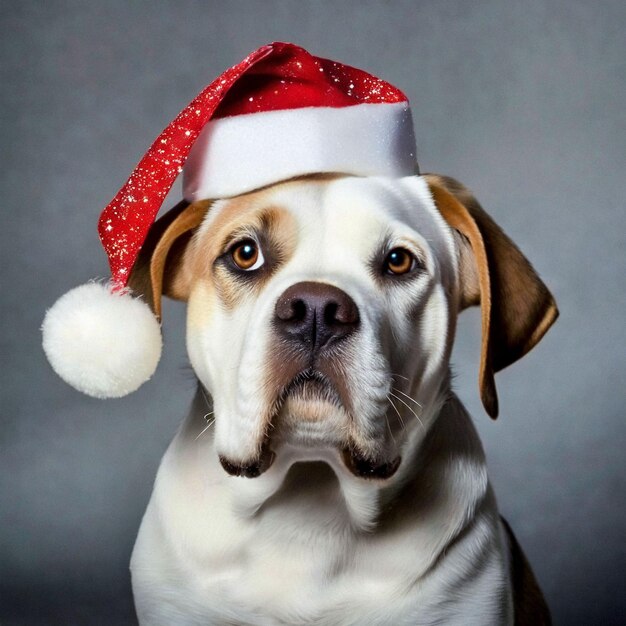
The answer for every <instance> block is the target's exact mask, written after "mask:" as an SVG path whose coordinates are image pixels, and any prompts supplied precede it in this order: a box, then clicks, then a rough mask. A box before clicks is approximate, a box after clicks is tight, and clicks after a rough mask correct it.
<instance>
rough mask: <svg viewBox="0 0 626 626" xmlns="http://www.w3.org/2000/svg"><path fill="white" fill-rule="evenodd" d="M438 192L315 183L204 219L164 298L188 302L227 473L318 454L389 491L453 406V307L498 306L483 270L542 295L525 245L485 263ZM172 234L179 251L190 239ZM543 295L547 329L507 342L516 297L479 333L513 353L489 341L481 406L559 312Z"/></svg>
mask: <svg viewBox="0 0 626 626" xmlns="http://www.w3.org/2000/svg"><path fill="white" fill-rule="evenodd" d="M438 180H443V179H438ZM436 182H437V181H436V180H434V179H432V180H431V181H430V186H429V181H428V180H427V179H426V178H424V177H408V178H403V179H383V178H356V177H340V176H330V175H329V176H317V177H309V178H304V179H297V180H292V181H288V182H285V183H282V184H278V185H274V186H272V187H269V188H265V189H263V190H260V191H256V192H253V193H249V194H246V195H243V196H239V197H237V198H233V199H230V200H220V201H216V202H214V203H213V204H212V205H211V206H210V207H208V203H206V204H205V205H204V206H203V207H202V206H201V207H199V210H196V213H197V215H199V216H200V215H201V223H200V225H199V226H198V227H197V228H196V229H195V230H194V231H193V232H194V234H193V237H192V238H191V240H190V242H189V243H188V244H187V245H186V248H185V249H184V252H183V253H182V254H177V255H174V256H175V258H176V261H175V262H174V268H173V269H172V268H170V270H169V272H168V276H169V277H168V278H167V279H166V283H167V285H166V291H169V292H170V294H171V295H174V296H175V297H179V298H182V299H186V300H188V329H187V347H188V352H189V356H190V359H191V363H192V365H193V368H194V370H195V372H196V373H197V375H198V377H199V379H200V381H201V382H202V384H203V385H204V386H205V387H206V389H207V390H208V391H209V393H210V394H211V395H212V397H213V401H214V417H215V425H214V428H215V446H216V449H217V452H218V454H219V455H220V460H221V462H222V465H223V467H224V469H225V470H226V471H228V472H229V473H232V474H237V475H244V476H248V477H255V476H258V475H259V474H261V473H263V472H264V471H265V470H266V469H268V467H269V466H270V465H271V463H272V461H273V459H274V456H275V455H280V454H282V453H284V451H285V450H289V451H290V453H291V454H293V451H294V450H296V451H301V452H302V455H303V458H314V451H320V450H324V451H326V453H328V451H331V453H332V454H334V455H335V457H336V458H337V459H341V464H342V467H343V469H344V470H345V471H349V472H351V473H352V474H354V475H357V476H360V477H363V478H375V479H380V480H385V479H389V478H390V477H391V476H393V475H394V473H395V472H396V469H397V468H398V466H399V465H400V464H401V462H402V458H403V449H404V447H405V446H406V445H407V442H410V446H411V449H414V448H415V446H416V443H418V441H419V439H420V437H422V436H423V435H424V433H426V432H427V430H428V427H429V423H428V422H429V420H431V419H433V417H434V416H435V415H436V414H437V411H436V410H435V408H436V405H437V404H438V403H441V402H443V401H444V400H445V394H446V392H447V390H448V386H447V377H448V359H449V355H450V350H451V344H452V339H453V335H454V327H455V322H456V316H457V313H458V311H459V310H460V309H461V308H463V306H466V305H467V304H472V303H476V302H478V301H479V300H480V299H481V298H482V300H483V301H486V300H488V301H489V304H490V305H491V306H493V301H494V300H496V299H497V298H499V297H500V296H501V295H504V294H500V295H498V294H497V293H495V292H494V287H491V288H490V286H489V284H487V286H485V284H484V283H485V274H486V277H487V278H486V280H487V283H489V278H490V277H491V278H492V281H491V282H492V283H498V285H496V286H497V287H498V289H500V291H501V286H500V285H499V279H498V277H497V276H496V274H497V275H498V276H500V275H502V276H504V275H506V274H508V273H510V272H511V271H512V272H513V273H514V275H515V279H516V280H517V282H518V284H519V285H521V287H520V288H521V290H522V291H524V292H525V293H524V294H522V296H523V297H522V298H521V301H523V300H524V298H527V299H528V298H529V294H528V291H529V288H526V287H525V283H524V281H525V280H528V281H530V284H532V286H533V288H535V287H537V281H538V280H539V279H538V278H536V275H534V273H533V272H532V269H531V268H530V266H529V265H528V264H527V262H526V261H525V259H523V257H521V254H519V251H517V250H516V249H514V250H513V256H515V254H518V255H519V256H520V258H521V259H522V260H523V263H525V264H526V265H527V267H526V266H524V267H521V266H519V267H518V265H519V263H518V264H517V265H516V264H515V263H513V264H512V265H511V263H510V261H506V262H505V261H503V262H501V263H497V262H495V261H493V260H491V261H490V260H488V259H487V255H486V254H485V252H486V250H485V247H483V248H482V252H481V251H480V250H479V251H478V254H477V250H476V248H477V247H480V246H479V244H477V243H476V242H475V241H474V240H473V238H475V237H476V235H475V233H474V232H473V231H472V232H463V231H464V228H465V227H464V226H463V224H462V223H461V222H463V220H465V219H466V218H467V219H468V220H469V221H470V222H471V224H469V226H472V224H473V226H472V227H473V228H474V229H475V230H476V225H475V222H474V221H473V220H472V219H471V218H469V217H468V216H467V215H465V214H466V213H467V209H466V208H465V207H464V206H462V205H461V204H460V203H459V202H458V201H457V200H456V199H455V198H454V197H453V196H452V194H450V193H448V192H447V191H445V190H443V189H442V188H441V187H438V188H437V187H433V186H434V185H435V183H436ZM459 193H461V192H459ZM207 207H208V211H207V210H206V209H207ZM192 210H193V206H192ZM461 213H464V214H463V215H461V216H460V214H461ZM459 216H460V217H459ZM179 219H182V220H183V221H185V217H184V214H183V216H182V218H179ZM197 221H198V222H199V221H200V220H197ZM189 223H190V224H192V223H194V222H193V220H191V222H189ZM175 226H176V223H174V228H173V229H172V228H170V229H169V230H170V231H172V232H173V233H174V234H173V235H172V239H173V238H174V236H177V235H179V234H180V232H183V231H185V228H184V227H183V228H178V229H177V228H176V227H175ZM451 226H452V227H451ZM469 226H468V227H469ZM496 228H497V227H496ZM469 230H470V231H471V228H470V229H469ZM460 233H463V234H460ZM498 233H501V231H498ZM498 233H497V234H498ZM166 235H167V233H166ZM479 238H480V233H479ZM503 238H504V239H503ZM165 239H167V236H166V237H165ZM491 239H492V237H489V238H487V241H490V240H491ZM495 239H496V243H492V244H489V245H487V246H486V247H487V250H488V251H489V254H491V257H492V258H500V257H503V258H508V257H510V256H511V247H513V248H514V246H512V244H511V243H510V240H508V239H506V238H505V236H504V235H502V237H496V238H495ZM479 243H480V244H481V245H482V240H481V242H479ZM498 246H500V247H502V248H503V253H494V252H493V250H494V249H495V248H497V247H498ZM164 249H165V252H164V253H163V254H161V256H162V257H163V259H165V258H166V257H167V255H168V251H169V247H168V246H165V248H164ZM481 255H482V256H481ZM170 256H172V255H170ZM483 257H485V258H483ZM164 262H165V261H164V260H163V263H164ZM494 263H495V264H496V265H497V266H498V267H497V268H496V269H495V270H494V267H493V266H494ZM523 263H522V265H523ZM482 265H484V266H485V267H482ZM511 268H512V269H511ZM153 274H154V272H153ZM520 281H521V282H520ZM541 287H543V285H541ZM489 289H491V292H489V294H488V297H487V298H485V290H487V291H489ZM543 289H545V288H543ZM539 291H541V289H540V290H539ZM546 293H547V290H546ZM159 295H160V294H159ZM541 296H542V298H543V300H544V301H543V302H542V303H540V304H538V305H537V306H536V307H535V308H537V310H539V309H541V310H542V311H543V313H542V314H541V315H540V316H539V318H541V319H542V320H543V321H541V320H539V318H537V315H535V318H537V319H534V320H532V321H531V322H530V323H529V328H528V329H526V328H524V329H522V330H520V329H519V328H513V330H512V331H511V327H513V326H515V323H514V322H513V323H511V322H510V321H508V318H509V317H511V318H512V319H513V318H514V319H519V318H520V314H519V313H520V310H517V309H520V307H519V306H518V300H520V299H519V298H516V299H515V303H514V304H515V308H516V311H515V315H514V316H513V315H508V313H507V311H508V306H509V305H506V306H501V305H498V306H497V308H496V309H495V311H494V310H492V309H489V307H487V309H485V307H483V308H484V311H485V310H487V312H488V314H489V315H488V317H489V319H488V320H487V328H485V324H484V322H485V319H484V318H485V316H484V315H483V330H484V332H486V333H487V334H488V335H489V332H490V328H491V327H492V326H493V327H494V328H496V330H497V333H498V336H499V337H500V341H501V343H502V344H503V345H504V344H506V343H507V340H508V337H507V336H506V335H507V333H508V334H512V336H513V339H515V340H516V341H517V344H516V350H517V352H518V353H519V354H515V353H514V354H512V355H511V356H509V357H503V356H502V354H501V352H502V350H496V351H494V350H492V349H490V348H489V345H487V347H485V345H483V364H482V367H481V376H483V374H484V380H482V379H481V386H482V387H483V399H484V401H485V403H486V405H487V404H488V402H489V397H488V396H489V394H490V393H493V396H494V398H495V391H494V390H493V389H492V388H491V387H492V381H493V370H494V369H500V368H501V367H503V366H504V365H505V364H507V363H506V361H507V358H508V361H509V362H511V360H515V358H518V357H519V356H521V354H522V353H523V352H524V351H525V350H527V349H529V347H531V346H532V345H533V343H536V341H538V339H539V338H540V336H541V334H543V332H545V329H547V326H549V321H548V322H546V320H547V318H548V317H549V314H548V309H549V308H550V306H553V303H552V301H551V298H548V297H544V296H545V294H544V293H543V291H541ZM547 296H549V294H547ZM535 299H536V298H535ZM548 300H549V301H548ZM523 306H525V305H523ZM484 311H483V312H484ZM554 311H555V309H554ZM554 311H552V313H554ZM522 313H523V314H522V315H521V317H523V318H524V319H526V318H528V317H529V316H528V314H527V313H526V312H522ZM492 318H493V319H492ZM494 320H495V321H494ZM501 320H504V321H501ZM541 325H543V327H545V328H543V332H540V331H541V328H539V327H540V326H541ZM531 327H532V328H531ZM538 329H539V330H538ZM531 331H532V332H531ZM531 335H533V336H532V337H531ZM485 341H486V342H487V344H489V337H487V339H486V340H485ZM485 341H484V342H483V343H485ZM513 343H515V342H513ZM498 345H499V344H498ZM520 352H521V353H520ZM494 360H498V363H495V364H494ZM503 363H504V365H503ZM490 382H491V387H490ZM496 410H497V409H496ZM311 454H313V457H312V456H311Z"/></svg>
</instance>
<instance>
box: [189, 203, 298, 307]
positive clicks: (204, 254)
mask: <svg viewBox="0 0 626 626" xmlns="http://www.w3.org/2000/svg"><path fill="white" fill-rule="evenodd" d="M268 195H269V194H268V192H267V191H261V192H254V193H251V194H247V195H245V196H240V197H238V198H234V199H233V200H230V201H228V203H227V204H226V205H225V206H223V207H222V208H221V210H220V212H219V215H217V216H216V218H215V220H214V221H213V222H212V223H210V224H209V225H208V227H207V228H200V230H199V231H198V233H197V234H196V236H195V237H194V239H193V241H192V242H191V244H190V246H189V247H188V250H187V254H186V255H185V259H184V262H183V265H184V267H183V268H181V272H182V273H183V274H186V275H188V276H189V280H190V281H191V282H193V281H196V280H201V279H204V280H209V281H212V282H213V283H214V286H215V291H216V293H217V295H218V296H219V298H220V300H221V301H222V303H223V305H224V306H225V307H226V308H228V309H233V308H234V307H235V306H237V304H238V303H239V302H240V301H241V300H242V299H243V298H245V297H246V296H247V295H249V294H250V293H251V292H254V291H256V290H258V289H260V288H262V286H263V284H264V283H265V282H266V280H267V279H268V278H269V277H270V276H271V271H272V269H273V268H272V267H271V266H270V267H268V270H269V271H267V272H264V273H260V274H259V276H258V281H256V282H255V283H254V284H243V283H242V281H241V279H240V278H238V277H237V276H236V275H235V274H233V273H231V272H229V271H228V270H227V269H225V268H224V267H215V261H216V260H217V259H218V258H219V257H220V256H221V255H222V254H224V252H225V251H226V249H227V248H228V245H229V244H231V243H232V242H233V237H234V236H236V235H237V234H238V233H242V232H246V231H250V232H258V233H260V234H262V235H263V237H264V239H266V240H267V241H268V243H269V247H270V249H269V250H263V254H264V256H265V257H266V262H268V263H269V262H270V261H271V260H275V261H276V260H277V261H280V262H284V261H286V260H287V259H289V258H290V257H291V255H292V254H293V252H294V250H295V247H296V242H297V225H296V222H295V219H294V218H293V216H292V215H291V214H290V213H289V212H288V211H287V210H286V209H283V208H281V207H278V206H271V205H270V206H268V204H269V202H270V198H269V197H268Z"/></svg>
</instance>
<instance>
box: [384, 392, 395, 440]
mask: <svg viewBox="0 0 626 626" xmlns="http://www.w3.org/2000/svg"><path fill="white" fill-rule="evenodd" d="M387 399H388V400H389V401H390V402H391V398H389V397H387ZM391 406H393V403H392V404H391ZM393 408H394V409H395V408H396V407H395V406H394V407H393ZM396 411H397V409H396ZM385 423H386V424H387V430H388V431H389V436H390V437H391V441H393V445H394V446H397V445H398V444H397V443H396V438H395V437H394V436H393V431H392V430H391V426H390V424H389V417H388V415H387V413H385Z"/></svg>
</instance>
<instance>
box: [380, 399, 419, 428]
mask: <svg viewBox="0 0 626 626" xmlns="http://www.w3.org/2000/svg"><path fill="white" fill-rule="evenodd" d="M389 393H390V394H391V395H392V396H393V397H394V398H395V399H396V400H399V401H400V402H402V404H404V406H405V407H406V408H407V409H409V411H411V413H413V415H415V417H416V418H417V421H418V422H419V423H420V424H421V426H422V428H424V429H426V427H425V426H424V422H422V420H421V419H420V416H419V415H418V414H417V413H416V412H415V411H414V410H413V409H412V407H411V406H410V405H408V404H407V403H406V402H405V401H404V400H403V399H402V398H401V397H400V396H396V394H395V393H393V392H392V391H390V392H389Z"/></svg>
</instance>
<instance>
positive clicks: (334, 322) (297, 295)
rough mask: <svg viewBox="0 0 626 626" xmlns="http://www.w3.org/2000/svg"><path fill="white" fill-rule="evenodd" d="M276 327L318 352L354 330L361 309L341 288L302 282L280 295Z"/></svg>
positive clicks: (287, 336)
mask: <svg viewBox="0 0 626 626" xmlns="http://www.w3.org/2000/svg"><path fill="white" fill-rule="evenodd" d="M275 314H276V317H275V322H276V326H277V328H278V329H279V331H280V332H281V334H282V335H283V336H284V337H286V338H288V339H290V340H291V341H295V342H297V343H298V344H300V345H302V346H303V347H307V348H308V349H309V350H311V351H312V352H314V353H316V352H318V351H319V350H320V349H321V348H323V347H324V346H326V345H328V344H329V343H331V342H333V341H336V340H339V339H343V338H344V337H347V336H348V335H350V334H351V333H353V332H354V331H355V330H356V329H357V328H358V325H359V309H358V308H357V306H356V304H355V302H354V300H353V299H352V298H351V297H350V296H349V295H348V294H347V293H346V292H345V291H342V290H341V289H338V288H337V287H333V286H332V285H327V284H325V283H316V282H302V283H296V284H295V285H292V286H291V287H289V289H287V290H286V291H285V292H284V293H283V294H282V295H281V296H280V298H278V302H277V303H276V310H275Z"/></svg>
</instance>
